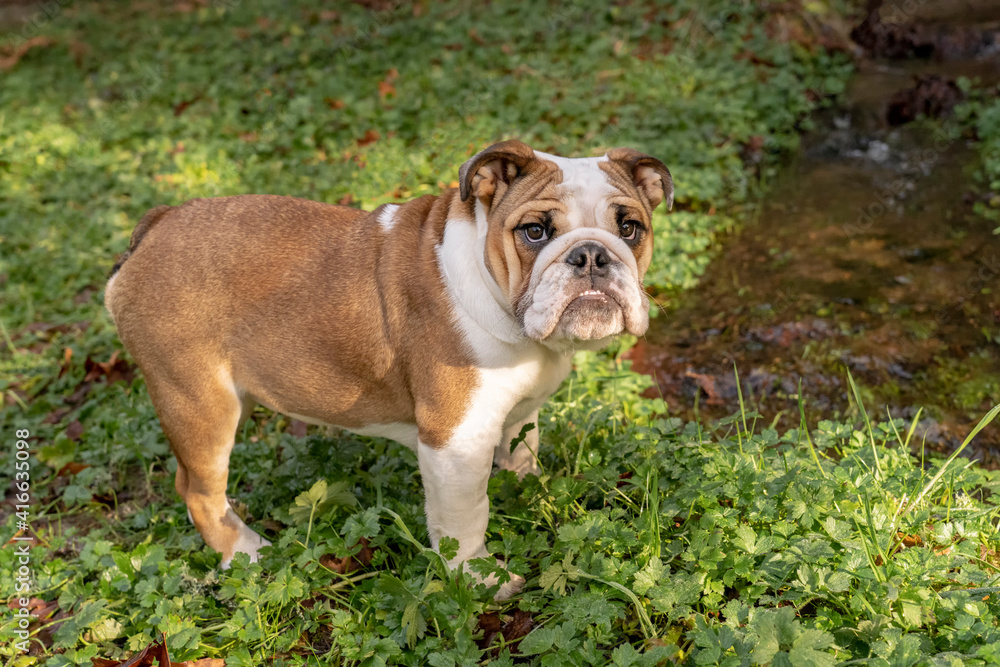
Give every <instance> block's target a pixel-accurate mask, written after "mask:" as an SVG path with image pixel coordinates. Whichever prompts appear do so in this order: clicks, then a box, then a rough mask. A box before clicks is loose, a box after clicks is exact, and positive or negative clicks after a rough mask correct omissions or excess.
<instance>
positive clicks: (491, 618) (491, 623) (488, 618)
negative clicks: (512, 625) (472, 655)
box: [476, 612, 503, 649]
mask: <svg viewBox="0 0 1000 667" xmlns="http://www.w3.org/2000/svg"><path fill="white" fill-rule="evenodd" d="M501 628H503V623H502V622H501V621H500V615H499V614H497V613H496V612H491V613H489V614H480V615H479V629H480V630H482V631H483V638H482V639H480V640H479V641H477V642H476V644H477V645H478V646H479V648H480V649H485V648H486V647H488V646H489V645H490V644H492V643H493V640H494V639H495V638H496V636H497V633H498V632H500V629H501Z"/></svg>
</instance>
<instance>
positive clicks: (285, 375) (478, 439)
mask: <svg viewBox="0 0 1000 667" xmlns="http://www.w3.org/2000/svg"><path fill="white" fill-rule="evenodd" d="M458 182H459V187H458V188H452V189H448V190H446V191H445V192H444V193H442V194H441V195H440V196H429V195H428V196H424V197H420V198H419V199H414V200H413V201H409V202H405V203H401V204H385V205H382V206H379V207H378V208H376V209H375V210H374V211H371V212H366V211H362V210H359V209H355V208H348V207H344V206H333V205H330V204H322V203H318V202H313V201H307V200H303V199H296V198H293V197H280V196H272V195H243V196H235V197H220V198H212V199H195V200H192V201H189V202H187V203H185V204H182V205H180V206H160V207H158V208H154V209H152V210H151V211H149V212H148V213H146V215H145V216H144V217H143V218H142V220H141V221H140V222H139V224H138V226H137V227H136V228H135V230H134V232H133V234H132V238H131V242H130V245H129V249H128V251H127V252H126V253H125V254H124V255H123V256H122V257H121V259H120V261H119V262H118V264H117V265H116V266H115V268H114V269H113V270H112V274H111V277H110V279H109V281H108V284H107V288H106V291H105V297H104V299H105V304H106V306H107V308H108V311H109V312H110V313H111V316H112V318H113V319H114V322H115V325H116V327H117V329H118V332H119V335H120V337H121V340H122V343H123V344H124V346H125V348H126V349H127V350H128V351H129V352H130V353H131V355H132V356H133V358H134V359H135V361H136V363H137V364H138V365H139V368H140V369H141V370H142V373H143V375H144V376H145V379H146V384H147V387H148V389H149V395H150V398H151V399H152V402H153V406H154V407H155V409H156V414H157V416H158V417H159V419H160V423H161V425H162V426H163V430H164V433H165V434H166V437H167V439H168V440H169V441H170V444H171V446H172V449H173V452H174V454H175V456H176V457H177V476H176V482H175V483H176V488H177V492H178V493H179V494H180V495H181V497H182V498H183V499H184V501H185V503H186V504H187V507H188V510H189V516H190V517H191V519H192V521H193V522H194V524H195V526H196V527H197V528H198V531H199V532H200V533H201V535H202V536H203V537H204V539H205V542H206V543H207V544H208V545H209V546H211V547H212V548H213V549H215V550H217V551H219V552H221V554H222V566H223V567H226V566H228V563H229V562H230V560H231V559H232V558H233V555H234V554H235V553H237V552H244V553H247V554H249V555H250V557H251V559H253V560H256V558H257V553H258V550H259V549H260V548H261V547H263V546H266V545H268V544H270V543H269V542H268V541H267V540H265V539H263V538H262V537H260V536H259V535H258V534H257V533H255V532H254V531H253V530H251V529H250V528H249V527H247V525H246V524H245V523H244V522H243V521H242V520H241V519H240V518H239V517H238V516H237V515H236V514H235V513H234V512H233V510H232V509H231V508H230V505H229V502H228V499H227V497H226V486H227V480H228V473H229V455H230V452H231V451H232V448H233V444H234V439H235V435H236V433H237V430H238V428H239V426H240V424H241V423H242V421H243V420H244V419H246V418H247V416H248V415H249V414H250V413H251V411H252V410H253V408H254V406H255V405H257V404H260V405H263V406H266V407H267V408H269V409H271V410H276V411H278V412H281V413H283V414H285V415H289V416H291V417H294V418H296V419H300V420H302V421H305V422H308V423H312V424H330V425H335V426H339V427H342V428H344V429H347V430H349V431H353V432H354V433H358V434H363V435H377V436H383V437H387V438H391V439H393V440H397V441H399V442H400V443H403V444H404V445H407V446H409V447H411V448H413V449H415V450H416V454H417V460H418V462H419V465H420V474H421V478H422V480H423V486H424V491H425V494H426V517H427V532H428V533H429V535H430V543H431V546H432V547H433V548H434V549H437V548H438V544H439V542H440V540H441V538H442V537H444V536H451V537H453V538H455V539H457V540H458V544H459V548H458V553H457V555H456V556H455V557H454V558H452V559H451V560H450V561H449V565H450V566H451V567H453V568H454V567H460V566H461V565H462V564H463V563H465V562H466V561H468V560H469V559H473V558H478V557H484V556H487V555H488V553H487V550H486V543H485V533H486V525H487V520H488V518H489V498H487V482H488V480H489V476H490V472H491V468H492V465H493V464H496V465H498V466H499V467H500V468H504V469H507V470H513V471H515V472H516V473H517V474H518V475H519V476H522V477H523V476H524V475H525V474H528V473H532V472H534V471H536V469H537V466H536V458H537V451H538V429H537V428H535V429H534V430H531V431H529V432H528V434H527V437H526V438H525V439H524V440H523V442H521V444H519V445H518V446H517V448H516V449H515V450H514V451H513V452H511V451H510V444H511V441H512V439H513V438H515V437H516V436H518V435H519V433H520V432H521V430H522V427H523V426H525V425H526V424H531V423H537V419H538V408H539V406H540V405H542V403H543V402H544V401H545V400H546V398H547V397H548V396H549V395H550V394H551V393H552V392H553V391H555V389H556V388H557V387H558V386H559V384H560V383H561V382H562V380H563V379H564V378H565V377H566V375H567V374H568V373H569V371H570V361H571V356H572V353H573V352H574V351H575V350H578V349H581V348H587V349H596V348H599V347H601V346H603V345H605V344H606V343H608V342H609V341H610V340H612V339H613V338H614V337H615V336H617V335H619V334H622V333H624V332H629V333H631V334H634V335H637V336H638V335H642V334H643V333H644V332H645V331H646V327H647V325H648V318H649V301H648V298H647V296H646V294H645V293H644V291H643V284H642V280H643V275H644V274H645V271H646V269H647V267H648V266H649V261H650V257H651V255H652V252H653V228H652V224H651V221H652V213H653V209H655V208H656V207H657V206H658V205H659V204H660V203H662V202H666V204H667V207H668V208H669V207H670V206H671V204H672V202H673V183H672V181H671V177H670V172H669V171H668V170H667V167H666V166H664V164H663V163H662V162H661V161H660V160H658V159H656V158H653V157H650V156H649V155H645V154H643V153H640V152H639V151H637V150H634V149H630V148H615V149H613V150H610V151H608V152H607V154H605V155H604V156H602V157H597V158H579V159H567V158H563V157H557V156H555V155H549V154H546V153H542V152H538V151H535V150H532V149H531V148H530V147H529V146H527V145H526V144H524V143H522V142H520V141H503V142H501V143H498V144H495V145H493V146H490V147H489V148H487V149H485V150H483V151H482V152H480V153H478V154H477V155H475V156H474V157H472V159H470V160H469V161H468V162H466V163H465V164H464V165H462V167H461V169H460V170H459V179H458ZM486 583H488V584H496V583H499V582H498V580H497V578H496V577H495V576H494V577H490V578H487V581H486ZM523 583H524V580H523V579H522V578H520V577H518V576H516V575H512V576H511V580H510V581H507V582H505V583H503V585H502V586H500V588H499V590H498V592H497V593H496V597H497V598H498V599H503V598H506V597H509V596H510V595H512V594H513V593H515V592H517V591H518V590H519V589H520V588H521V586H522V585H523Z"/></svg>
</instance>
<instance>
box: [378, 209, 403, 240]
mask: <svg viewBox="0 0 1000 667" xmlns="http://www.w3.org/2000/svg"><path fill="white" fill-rule="evenodd" d="M397 210H399V206H398V205H397V204H386V206H385V208H383V209H382V212H381V213H379V214H378V226H379V227H381V228H382V231H383V232H386V233H389V232H391V231H392V228H393V227H395V226H396V211H397Z"/></svg>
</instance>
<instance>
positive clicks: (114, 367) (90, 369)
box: [83, 350, 135, 384]
mask: <svg viewBox="0 0 1000 667" xmlns="http://www.w3.org/2000/svg"><path fill="white" fill-rule="evenodd" d="M83 368H84V370H86V371H87V375H85V376H84V378H83V381H84V382H93V381H94V380H97V379H98V378H101V377H103V378H104V379H105V382H107V383H108V384H114V383H115V382H124V383H125V384H132V380H134V379H135V368H133V367H132V365H131V364H129V363H128V362H127V361H125V360H124V359H119V358H118V350H115V351H114V352H113V353H112V354H111V359H109V360H108V361H94V360H93V359H91V358H90V357H87V360H86V361H85V362H84V363H83Z"/></svg>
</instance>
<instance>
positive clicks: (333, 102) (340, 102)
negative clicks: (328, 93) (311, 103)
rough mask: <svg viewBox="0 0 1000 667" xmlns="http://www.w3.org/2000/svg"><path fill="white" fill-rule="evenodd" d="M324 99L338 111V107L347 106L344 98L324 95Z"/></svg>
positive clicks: (327, 104)
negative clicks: (339, 98)
mask: <svg viewBox="0 0 1000 667" xmlns="http://www.w3.org/2000/svg"><path fill="white" fill-rule="evenodd" d="M323 101H324V102H326V106H328V107H330V108H331V109H333V110H334V111H337V110H338V109H343V108H344V107H346V106H347V104H345V103H344V100H338V99H334V98H332V97H324V98H323Z"/></svg>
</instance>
